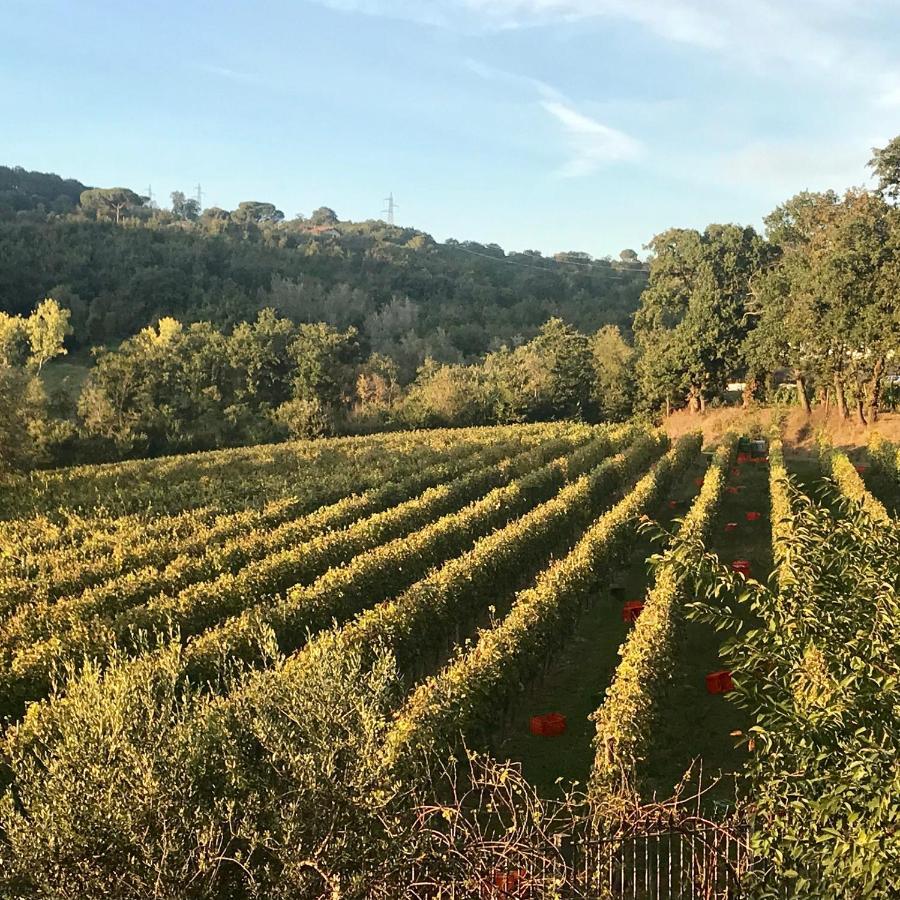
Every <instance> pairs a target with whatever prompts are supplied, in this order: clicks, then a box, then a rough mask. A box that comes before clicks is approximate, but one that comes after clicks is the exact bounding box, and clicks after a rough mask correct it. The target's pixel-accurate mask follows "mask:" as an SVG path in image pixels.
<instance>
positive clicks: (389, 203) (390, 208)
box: [382, 191, 400, 225]
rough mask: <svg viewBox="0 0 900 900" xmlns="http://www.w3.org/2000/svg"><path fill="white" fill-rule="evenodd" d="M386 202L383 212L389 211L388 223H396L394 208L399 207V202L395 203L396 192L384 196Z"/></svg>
mask: <svg viewBox="0 0 900 900" xmlns="http://www.w3.org/2000/svg"><path fill="white" fill-rule="evenodd" d="M384 202H385V203H386V204H387V206H386V207H385V208H384V209H383V210H382V212H383V213H387V223H388V225H393V224H394V210H395V209H397V208H399V206H400V204H399V203H394V192H393V191H391V193H390V194H388V196H387V197H385V198H384Z"/></svg>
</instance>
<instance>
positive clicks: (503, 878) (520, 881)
mask: <svg viewBox="0 0 900 900" xmlns="http://www.w3.org/2000/svg"><path fill="white" fill-rule="evenodd" d="M527 878H528V873H527V872H525V870H524V869H511V870H510V871H509V872H496V871H495V872H491V874H490V876H489V877H488V879H487V884H485V885H483V886H482V888H481V896H482V898H484V900H495V898H500V897H522V896H524V895H523V893H522V891H523V890H525V885H526V880H527Z"/></svg>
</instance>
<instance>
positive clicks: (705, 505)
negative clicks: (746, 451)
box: [590, 434, 737, 805]
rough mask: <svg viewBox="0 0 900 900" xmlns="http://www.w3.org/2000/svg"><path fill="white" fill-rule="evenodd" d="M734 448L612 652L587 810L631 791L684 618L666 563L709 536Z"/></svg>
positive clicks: (731, 444)
mask: <svg viewBox="0 0 900 900" xmlns="http://www.w3.org/2000/svg"><path fill="white" fill-rule="evenodd" d="M736 444H737V438H736V436H735V435H733V434H729V435H726V437H725V439H724V441H723V443H722V445H721V446H720V447H719V448H718V449H717V450H716V453H715V456H714V457H713V460H712V463H711V464H710V466H709V468H708V470H707V472H706V475H705V477H704V479H703V487H702V488H701V489H700V493H699V494H698V496H697V499H696V500H695V501H694V504H693V506H692V507H691V509H690V511H689V512H688V514H687V515H686V516H685V517H684V519H683V520H682V522H681V525H680V527H679V529H678V533H677V535H676V536H675V538H674V540H673V542H672V546H671V547H670V548H669V549H667V550H666V551H664V552H663V553H662V554H661V555H659V556H657V557H656V558H655V559H654V560H653V562H654V568H655V576H654V584H653V587H652V588H651V589H650V591H649V593H648V595H647V598H646V600H645V602H644V608H643V610H642V611H641V614H640V616H639V617H638V620H637V622H636V623H635V626H634V628H633V630H632V631H631V632H630V633H629V635H628V638H627V640H626V641H625V643H624V645H623V646H622V648H621V649H620V651H619V653H620V656H621V660H620V662H619V665H618V667H617V668H616V673H615V675H614V676H613V680H612V683H611V684H610V686H609V688H608V689H607V691H606V696H605V698H604V700H603V703H602V704H601V706H600V708H599V709H598V710H597V711H596V712H595V713H594V715H593V718H594V720H595V721H596V723H597V733H596V736H595V738H594V745H595V748H596V755H595V759H594V765H593V768H592V771H591V783H590V794H591V795H592V797H593V800H594V803H595V805H598V804H600V803H602V799H603V797H604V796H605V795H607V794H619V795H628V794H630V793H632V792H634V791H635V788H636V779H637V772H638V767H639V764H640V762H641V760H642V758H643V757H644V755H645V753H646V751H647V747H648V743H649V741H650V740H651V736H652V727H653V721H654V716H655V712H656V702H657V700H658V698H659V695H660V693H661V691H662V689H663V687H664V685H665V681H666V679H667V677H668V676H669V673H670V672H671V670H672V668H673V662H674V658H675V653H676V637H677V632H678V629H679V627H680V625H681V623H682V621H683V615H684V610H683V608H682V607H683V605H684V603H685V601H686V599H687V597H688V584H687V583H686V582H685V579H684V578H683V576H681V577H680V575H681V571H683V565H681V566H680V565H678V564H677V563H676V562H674V561H673V557H674V556H676V555H679V554H681V555H684V554H686V553H690V552H691V549H692V548H690V547H689V542H690V541H692V540H695V539H700V540H702V539H704V538H705V537H706V536H707V535H708V534H709V531H710V526H711V524H712V521H713V519H714V517H715V514H716V511H717V509H718V506H719V503H720V501H721V498H722V494H723V492H724V488H725V480H726V478H727V474H728V470H729V468H730V467H731V465H732V463H733V460H734V455H735V447H736ZM686 546H687V547H688V549H685V548H686ZM680 570H681V571H680Z"/></svg>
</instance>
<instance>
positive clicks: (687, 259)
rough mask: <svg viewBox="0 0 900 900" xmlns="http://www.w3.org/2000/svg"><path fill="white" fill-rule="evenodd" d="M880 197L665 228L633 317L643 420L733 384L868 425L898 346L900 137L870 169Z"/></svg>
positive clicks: (814, 199) (796, 200) (852, 193)
mask: <svg viewBox="0 0 900 900" xmlns="http://www.w3.org/2000/svg"><path fill="white" fill-rule="evenodd" d="M869 165H870V167H871V168H872V170H873V172H874V175H875V177H876V178H877V187H876V188H875V189H874V190H864V189H862V188H853V189H851V190H848V191H847V192H846V193H844V194H843V195H840V194H838V193H837V192H835V191H830V190H829V191H825V192H820V193H811V192H808V191H804V192H802V193H799V194H797V195H796V196H794V197H792V198H791V199H790V200H788V201H786V202H785V203H783V204H781V205H780V206H778V207H777V208H776V209H775V210H774V211H773V212H772V213H770V214H769V215H768V216H766V217H765V220H764V221H765V232H764V234H762V235H760V234H757V232H756V231H755V230H754V229H752V228H743V227H739V226H735V225H710V226H709V227H708V228H707V229H706V230H705V231H703V232H702V233H701V232H698V231H694V230H688V229H671V230H669V231H665V232H663V233H662V234H659V235H657V236H656V237H654V238H653V240H652V241H651V242H650V245H649V246H650V250H651V251H652V257H651V261H650V277H649V283H648V286H647V290H646V291H644V293H643V295H642V297H641V305H640V308H639V310H638V312H637V313H636V315H635V319H634V334H635V347H636V351H637V376H638V382H639V394H640V396H641V397H642V400H643V402H644V404H645V405H646V406H647V407H649V408H654V407H656V408H659V407H662V406H665V407H667V408H668V407H671V406H672V405H679V406H680V405H682V404H687V405H688V406H689V408H691V409H697V410H701V409H703V408H704V407H705V405H706V404H707V403H708V402H709V401H711V400H716V399H717V398H719V397H721V396H722V393H723V390H724V389H725V386H726V384H727V383H728V382H729V381H731V380H733V379H740V380H741V381H742V382H743V384H744V388H743V390H744V402H745V403H749V402H751V401H752V400H754V399H766V398H770V397H771V396H772V395H773V394H774V392H775V389H776V388H777V386H778V384H779V383H781V382H787V383H788V384H790V385H791V387H792V393H793V397H794V398H795V399H796V402H797V403H798V404H799V405H800V406H801V407H802V408H803V409H804V410H805V411H806V412H810V410H811V403H812V402H814V401H818V402H820V403H821V404H822V405H823V406H824V407H825V408H826V410H827V409H828V408H835V409H836V410H837V411H838V413H839V415H840V416H842V417H844V418H846V417H848V416H849V415H850V414H851V411H853V412H855V415H856V418H857V420H858V421H859V422H860V423H861V424H867V423H868V422H870V421H874V420H875V419H876V418H877V416H878V411H879V409H880V407H881V405H882V401H883V392H884V388H885V385H886V384H889V383H890V382H889V381H888V376H891V375H893V374H894V373H895V372H896V363H897V360H896V350H897V347H898V335H900V318H898V313H900V308H898V302H897V297H898V293H900V208H898V207H897V205H896V204H897V200H898V198H900V138H895V139H894V140H893V141H891V142H890V143H889V144H888V145H887V146H886V147H884V148H882V149H877V150H875V152H874V156H873V158H872V160H871V161H870V164H869Z"/></svg>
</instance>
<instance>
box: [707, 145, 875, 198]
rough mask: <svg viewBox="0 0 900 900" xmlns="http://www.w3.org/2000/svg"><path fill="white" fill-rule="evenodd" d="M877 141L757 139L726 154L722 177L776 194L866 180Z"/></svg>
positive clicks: (793, 192) (722, 178)
mask: <svg viewBox="0 0 900 900" xmlns="http://www.w3.org/2000/svg"><path fill="white" fill-rule="evenodd" d="M875 145H876V142H874V141H872V142H867V141H865V140H863V141H860V140H858V139H854V140H853V141H852V142H848V143H846V144H836V145H831V146H826V145H823V144H821V143H817V142H812V141H756V142H754V143H752V144H749V145H747V146H746V147H744V148H742V149H741V150H739V151H737V152H735V153H732V154H730V155H729V156H726V157H725V158H724V159H723V160H722V161H721V164H720V166H719V172H718V175H719V179H720V180H722V181H725V182H726V183H730V184H737V185H740V186H745V187H746V186H751V187H753V188H754V189H760V188H761V189H763V190H765V191H766V192H767V193H771V194H774V195H779V196H780V195H787V194H796V193H797V192H798V191H802V190H812V191H818V190H827V189H829V188H837V189H840V188H843V187H847V186H850V185H860V184H862V183H864V182H865V181H867V180H868V179H867V178H866V175H867V172H866V168H865V165H866V161H867V160H868V158H869V155H870V154H869V153H868V149H869V147H870V146H875Z"/></svg>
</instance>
